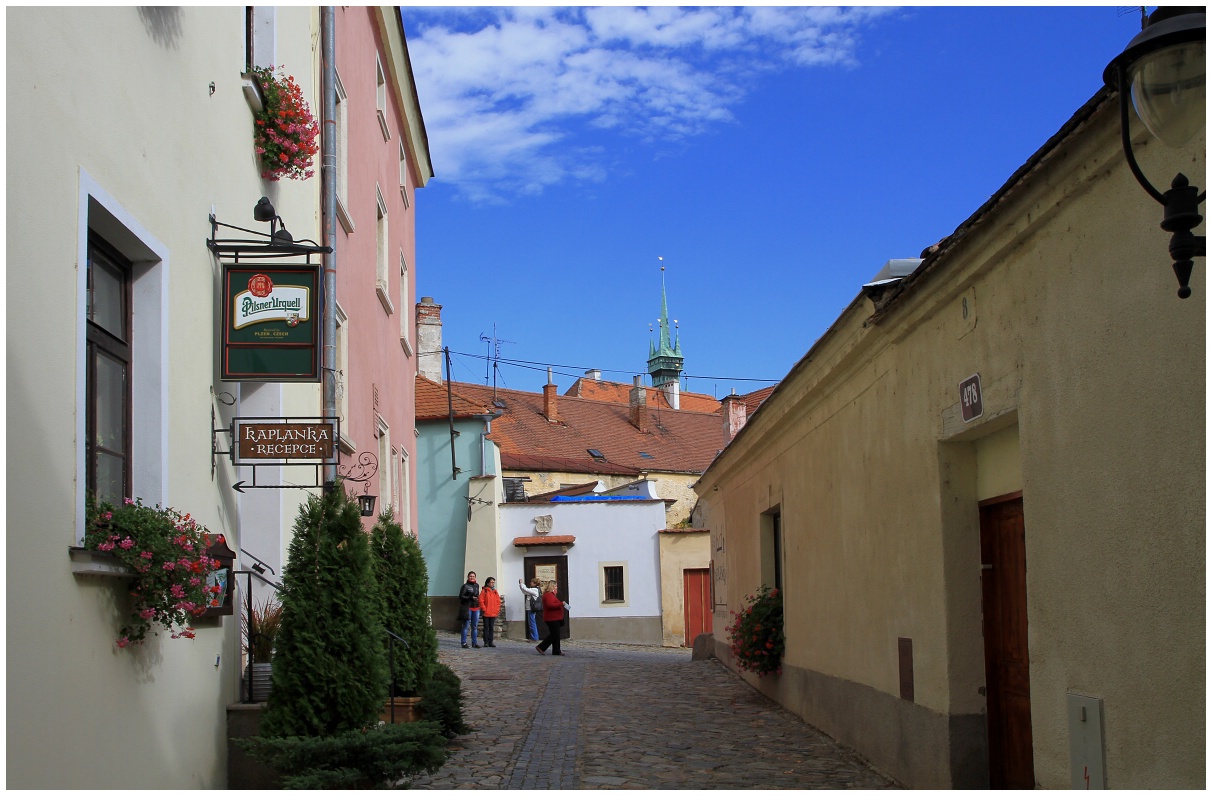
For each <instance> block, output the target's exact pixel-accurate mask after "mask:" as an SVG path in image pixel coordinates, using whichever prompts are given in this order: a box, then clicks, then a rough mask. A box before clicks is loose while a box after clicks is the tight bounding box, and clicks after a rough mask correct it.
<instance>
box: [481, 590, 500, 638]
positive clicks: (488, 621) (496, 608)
mask: <svg viewBox="0 0 1212 796" xmlns="http://www.w3.org/2000/svg"><path fill="white" fill-rule="evenodd" d="M480 610H481V611H483V612H484V646H485V647H495V646H496V644H493V643H492V640H493V633H494V632H495V630H496V625H497V617H498V616H500V615H501V594H500V592H498V591H497V579H496V578H489V579H488V580H486V581H484V588H482V589H480Z"/></svg>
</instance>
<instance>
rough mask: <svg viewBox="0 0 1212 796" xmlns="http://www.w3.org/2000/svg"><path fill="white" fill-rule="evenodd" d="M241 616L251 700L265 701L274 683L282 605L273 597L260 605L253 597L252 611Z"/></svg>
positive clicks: (246, 677) (247, 680) (246, 678)
mask: <svg viewBox="0 0 1212 796" xmlns="http://www.w3.org/2000/svg"><path fill="white" fill-rule="evenodd" d="M241 618H242V620H243V621H242V622H241V628H240V629H241V630H242V631H243V635H244V645H245V648H246V649H247V650H248V652H249V660H248V668H247V669H246V670H245V681H246V682H247V683H248V685H247V687H248V698H249V700H250V701H252V702H264V701H265V700H266V699H268V698H269V691H270V687H271V686H272V684H273V663H272V661H273V654H274V642H275V641H276V640H277V638H278V629H279V628H281V626H282V604H281V603H279V602H278V601H277V600H275V599H274V598H273V597H272V596H270V597H266V598H265V600H264V601H263V602H261V603H259V604H258V603H257V600H256V598H253V601H252V606H251V608H250V610H249V611H248V612H247V613H245V614H244V615H243V616H242V617H241Z"/></svg>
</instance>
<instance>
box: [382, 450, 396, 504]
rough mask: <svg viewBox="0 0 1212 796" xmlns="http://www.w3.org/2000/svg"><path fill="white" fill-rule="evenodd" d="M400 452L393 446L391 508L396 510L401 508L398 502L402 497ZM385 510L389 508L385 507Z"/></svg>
mask: <svg viewBox="0 0 1212 796" xmlns="http://www.w3.org/2000/svg"><path fill="white" fill-rule="evenodd" d="M399 456H400V452H399V451H398V450H396V446H395V445H392V446H391V462H390V464H391V506H392V508H393V509H394V508H396V507H397V506H399V503H398V502H397V501H398V500H399V497H400V459H399ZM383 508H387V507H386V506H384V507H383Z"/></svg>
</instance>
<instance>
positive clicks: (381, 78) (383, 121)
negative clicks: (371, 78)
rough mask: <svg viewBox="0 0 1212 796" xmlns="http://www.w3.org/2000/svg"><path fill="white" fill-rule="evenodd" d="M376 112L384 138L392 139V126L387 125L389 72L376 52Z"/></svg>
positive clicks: (386, 139)
mask: <svg viewBox="0 0 1212 796" xmlns="http://www.w3.org/2000/svg"><path fill="white" fill-rule="evenodd" d="M375 112H376V114H377V115H378V117H379V127H381V128H383V140H384V141H390V140H391V128H390V127H388V126H387V73H386V72H384V71H383V61H382V59H380V58H379V54H378V53H375Z"/></svg>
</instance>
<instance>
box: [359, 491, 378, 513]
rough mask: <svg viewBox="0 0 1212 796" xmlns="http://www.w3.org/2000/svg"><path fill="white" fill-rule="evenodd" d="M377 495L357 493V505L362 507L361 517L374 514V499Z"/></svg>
mask: <svg viewBox="0 0 1212 796" xmlns="http://www.w3.org/2000/svg"><path fill="white" fill-rule="evenodd" d="M377 499H378V495H358V505H359V506H360V507H361V509H362V516H363V517H373V516H375V500H377Z"/></svg>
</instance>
